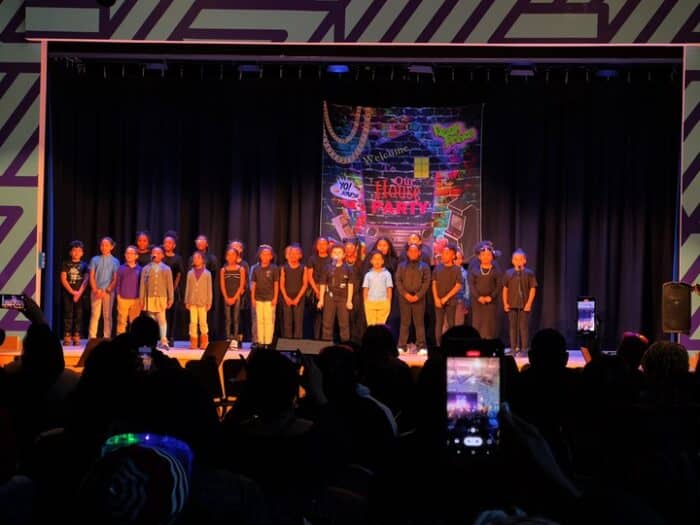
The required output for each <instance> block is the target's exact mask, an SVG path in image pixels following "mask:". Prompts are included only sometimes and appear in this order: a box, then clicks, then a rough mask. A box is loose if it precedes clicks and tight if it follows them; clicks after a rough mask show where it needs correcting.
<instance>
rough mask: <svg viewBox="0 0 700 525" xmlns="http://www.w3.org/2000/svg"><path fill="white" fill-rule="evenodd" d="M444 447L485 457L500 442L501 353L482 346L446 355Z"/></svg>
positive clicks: (450, 450)
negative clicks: (456, 354)
mask: <svg viewBox="0 0 700 525" xmlns="http://www.w3.org/2000/svg"><path fill="white" fill-rule="evenodd" d="M446 379H447V406H446V409H447V419H446V421H447V423H446V425H447V427H446V444H447V449H448V451H449V452H450V453H451V455H454V456H460V457H482V458H483V457H488V456H491V455H493V454H495V453H496V451H497V450H498V446H499V442H500V424H499V418H498V416H499V411H500V404H501V390H502V374H501V357H500V356H498V355H497V354H496V353H494V352H489V351H486V350H484V349H474V350H466V351H465V352H464V354H463V355H460V356H454V355H453V356H448V357H447V378H446Z"/></svg>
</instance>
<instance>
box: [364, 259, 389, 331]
mask: <svg viewBox="0 0 700 525" xmlns="http://www.w3.org/2000/svg"><path fill="white" fill-rule="evenodd" d="M369 263H370V265H371V268H370V270H369V271H368V272H367V273H366V274H365V277H364V279H363V281H362V298H363V299H364V302H365V317H366V318H367V326H372V325H374V324H385V323H386V320H387V319H388V318H389V312H391V293H392V290H393V288H394V282H393V281H392V279H391V274H390V273H389V271H388V270H387V269H386V268H384V257H383V256H382V254H381V253H380V252H378V251H373V252H370V254H369Z"/></svg>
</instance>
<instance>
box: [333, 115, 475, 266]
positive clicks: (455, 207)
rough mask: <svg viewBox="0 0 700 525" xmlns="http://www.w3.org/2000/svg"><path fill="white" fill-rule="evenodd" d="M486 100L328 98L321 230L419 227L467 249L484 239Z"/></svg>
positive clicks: (378, 233) (345, 234) (394, 232)
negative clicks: (382, 102) (376, 102)
mask: <svg viewBox="0 0 700 525" xmlns="http://www.w3.org/2000/svg"><path fill="white" fill-rule="evenodd" d="M481 114H482V106H481V105H474V106H462V107H427V108H416V107H385V108H371V107H361V106H357V107H350V106H340V105H335V104H330V103H327V102H324V104H323V163H322V164H323V166H322V176H323V183H322V188H323V190H322V191H323V193H322V202H321V234H322V235H324V236H327V237H329V238H330V239H332V240H335V241H341V240H342V239H346V238H359V239H360V240H362V241H363V242H364V243H365V244H366V246H367V248H370V247H371V246H372V245H373V244H374V242H375V241H376V240H377V239H378V238H379V237H388V238H390V239H391V240H392V242H393V244H394V246H395V247H396V249H397V250H398V251H399V252H401V251H403V249H404V246H405V244H406V241H407V239H408V236H409V235H410V234H412V233H417V234H418V235H420V236H421V238H422V239H423V243H424V244H425V245H426V246H428V247H432V245H433V242H434V241H435V240H436V239H439V238H441V237H444V238H446V239H447V240H448V241H451V242H454V243H456V244H457V245H458V246H459V247H461V248H462V249H463V250H466V251H467V253H469V252H470V251H471V249H472V247H473V246H474V244H476V243H477V242H478V241H479V239H480V238H481Z"/></svg>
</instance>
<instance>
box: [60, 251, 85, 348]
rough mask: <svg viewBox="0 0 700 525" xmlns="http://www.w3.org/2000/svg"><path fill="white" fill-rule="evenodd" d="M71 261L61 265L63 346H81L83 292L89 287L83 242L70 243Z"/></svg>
mask: <svg viewBox="0 0 700 525" xmlns="http://www.w3.org/2000/svg"><path fill="white" fill-rule="evenodd" d="M69 246H70V252H69V254H70V259H69V260H66V261H63V264H62V265H61V286H62V293H61V298H62V301H61V303H62V305H63V334H64V335H63V344H64V345H66V346H68V345H70V344H71V334H72V336H73V338H72V343H73V344H74V345H79V344H80V330H81V328H82V326H83V292H85V288H86V287H87V283H88V280H87V279H86V276H87V273H88V265H87V263H86V262H85V261H83V253H84V249H85V247H84V245H83V243H82V242H81V241H72V242H71V243H70V245H69Z"/></svg>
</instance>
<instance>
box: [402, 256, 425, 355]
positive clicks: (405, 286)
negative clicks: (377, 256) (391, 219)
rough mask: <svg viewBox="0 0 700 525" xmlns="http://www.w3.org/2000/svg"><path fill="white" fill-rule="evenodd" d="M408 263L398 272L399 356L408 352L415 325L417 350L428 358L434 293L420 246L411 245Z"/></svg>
mask: <svg viewBox="0 0 700 525" xmlns="http://www.w3.org/2000/svg"><path fill="white" fill-rule="evenodd" d="M406 258H407V259H406V260H405V261H403V262H401V263H399V267H398V268H397V270H396V289H397V291H398V295H399V311H400V313H401V327H400V329H399V353H400V354H402V353H405V352H406V347H407V345H408V332H409V329H410V327H411V322H413V327H414V329H415V331H416V348H418V354H419V355H427V354H428V349H427V346H426V341H425V301H426V296H427V294H428V290H430V266H428V264H427V263H425V262H424V261H422V260H421V250H420V248H419V246H418V245H417V244H409V245H408V248H407V249H406Z"/></svg>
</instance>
